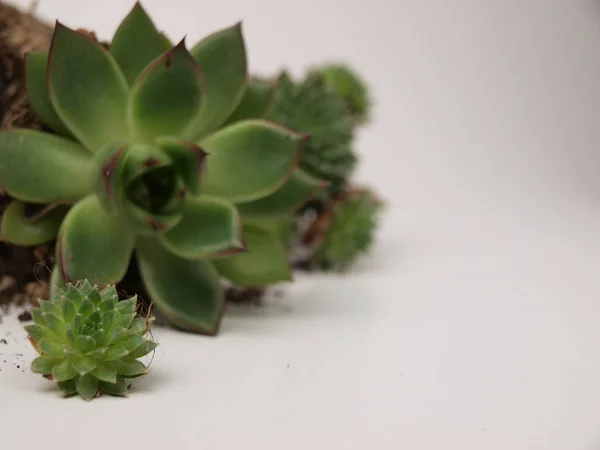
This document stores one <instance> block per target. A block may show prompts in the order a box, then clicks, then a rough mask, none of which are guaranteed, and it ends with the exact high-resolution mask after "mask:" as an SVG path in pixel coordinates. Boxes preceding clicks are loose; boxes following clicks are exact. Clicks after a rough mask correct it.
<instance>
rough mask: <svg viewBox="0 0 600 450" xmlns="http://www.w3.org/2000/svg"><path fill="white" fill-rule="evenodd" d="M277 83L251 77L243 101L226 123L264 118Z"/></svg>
mask: <svg viewBox="0 0 600 450" xmlns="http://www.w3.org/2000/svg"><path fill="white" fill-rule="evenodd" d="M275 87H276V84H275V83H273V82H270V81H268V80H264V79H262V78H258V77H252V78H250V81H249V82H248V86H247V88H246V91H245V92H244V96H243V97H242V101H241V102H240V103H239V105H238V106H237V108H236V109H235V111H233V113H232V114H231V115H230V116H229V118H228V119H227V121H226V122H225V123H224V125H229V124H232V123H235V122H239V121H241V120H247V119H262V118H264V117H265V116H266V114H267V112H268V110H269V106H270V105H271V103H272V101H273V95H274V93H275Z"/></svg>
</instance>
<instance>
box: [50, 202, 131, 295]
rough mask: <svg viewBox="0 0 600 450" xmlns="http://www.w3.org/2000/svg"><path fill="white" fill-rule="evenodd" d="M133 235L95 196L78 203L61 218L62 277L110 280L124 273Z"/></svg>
mask: <svg viewBox="0 0 600 450" xmlns="http://www.w3.org/2000/svg"><path fill="white" fill-rule="evenodd" d="M133 242H134V236H133V234H132V233H131V231H130V230H128V229H127V228H125V227H123V223H122V222H121V221H120V220H118V218H117V217H115V216H113V215H108V214H107V213H106V212H105V211H104V209H103V208H102V207H101V206H100V203H99V202H98V198H97V197H96V196H90V197H88V198H86V199H84V200H82V201H80V202H79V203H77V204H76V205H75V206H74V207H73V208H72V209H71V211H69V214H67V217H66V218H65V220H64V221H63V225H62V227H61V232H60V236H59V244H58V245H59V252H60V262H61V271H62V277H63V278H64V279H65V280H67V281H79V280H82V279H88V280H89V281H90V282H91V283H94V284H112V283H115V282H117V281H120V280H121V278H123V276H124V275H125V272H126V271H127V267H128V265H129V260H130V258H131V251H132V249H133Z"/></svg>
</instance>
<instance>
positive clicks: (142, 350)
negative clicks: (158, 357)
mask: <svg viewBox="0 0 600 450" xmlns="http://www.w3.org/2000/svg"><path fill="white" fill-rule="evenodd" d="M157 346H158V344H157V343H156V342H150V341H146V342H144V343H143V344H142V345H140V346H139V347H138V348H136V349H135V350H133V351H132V352H130V353H129V355H128V356H129V357H130V358H136V359H137V358H141V357H142V356H146V355H147V354H148V353H150V352H151V351H153V350H154V349H155V348H156V347H157Z"/></svg>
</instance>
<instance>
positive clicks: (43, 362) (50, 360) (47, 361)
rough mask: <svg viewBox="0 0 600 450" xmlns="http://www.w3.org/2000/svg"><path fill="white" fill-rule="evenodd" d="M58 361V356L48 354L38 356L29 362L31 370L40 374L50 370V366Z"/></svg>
mask: <svg viewBox="0 0 600 450" xmlns="http://www.w3.org/2000/svg"><path fill="white" fill-rule="evenodd" d="M59 362H60V359H59V358H56V357H54V356H50V355H42V356H38V357H37V358H35V359H34V360H33V361H32V362H31V371H32V372H35V373H41V374H42V375H45V374H48V373H51V372H52V368H53V367H54V366H55V365H56V364H58V363H59Z"/></svg>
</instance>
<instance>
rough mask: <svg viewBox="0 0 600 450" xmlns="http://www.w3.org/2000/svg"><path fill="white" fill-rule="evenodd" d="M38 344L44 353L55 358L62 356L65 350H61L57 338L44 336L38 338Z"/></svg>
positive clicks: (61, 347)
mask: <svg viewBox="0 0 600 450" xmlns="http://www.w3.org/2000/svg"><path fill="white" fill-rule="evenodd" d="M38 345H39V348H40V349H41V350H42V352H44V353H45V354H48V355H50V356H55V357H57V358H62V357H64V354H65V352H64V351H63V346H62V343H61V342H60V341H59V340H56V339H52V338H45V339H42V340H40V341H39V343H38Z"/></svg>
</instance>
